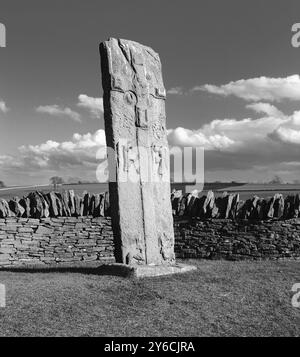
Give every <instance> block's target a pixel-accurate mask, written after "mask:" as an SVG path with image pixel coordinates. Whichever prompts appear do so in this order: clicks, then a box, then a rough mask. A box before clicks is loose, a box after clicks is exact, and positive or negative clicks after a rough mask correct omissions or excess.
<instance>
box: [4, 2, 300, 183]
mask: <svg viewBox="0 0 300 357" xmlns="http://www.w3.org/2000/svg"><path fill="white" fill-rule="evenodd" d="M0 10H1V11H0V23H3V24H4V25H5V26H6V31H7V47H6V48H0V64H1V65H0V79H1V80H0V180H3V181H5V183H6V184H7V185H23V184H44V183H47V182H48V180H49V177H51V176H53V175H54V174H56V175H60V176H63V177H64V178H66V179H67V178H68V177H81V178H82V179H89V180H96V167H97V165H98V164H99V159H97V158H96V152H97V150H98V149H99V148H101V147H103V146H105V135H104V131H103V128H104V122H103V109H102V88H101V73H100V64H99V54H98V44H99V43H100V42H101V41H104V40H106V39H107V38H109V37H121V38H126V39H131V40H135V41H138V42H140V43H143V44H146V45H149V46H151V47H153V48H154V49H155V50H156V51H157V52H159V54H160V57H161V60H162V64H163V77H164V81H165V86H166V88H167V92H168V98H167V103H166V105H167V125H168V129H169V144H170V146H174V145H181V146H203V147H204V148H205V179H206V180H208V181H211V180H223V181H225V180H239V181H266V180H268V179H271V178H272V177H273V176H274V174H279V175H280V176H281V177H283V178H284V179H285V180H287V181H292V180H295V179H300V159H299V157H300V156H299V154H300V77H299V74H300V48H294V47H292V45H291V38H292V35H293V34H292V32H291V27H292V25H293V24H294V23H297V22H300V2H299V1H298V0H295V1H291V0H280V1H279V0H264V1H262V0H251V1H250V0H226V1H224V0H218V1H217V0H195V1H191V0H185V1H177V0H172V1H171V0H164V1H161V0H160V1H156V0H151V1H144V0H139V1H135V0H130V1H121V0H120V1H116V0H110V1H101V0H95V1H94V0H86V1H81V0H80V1H78V0H72V1H71V0H66V1H63V2H62V1H56V0H51V1H48V0H39V1H37V0H26V1H23V2H20V1H17V0H1V5H0Z"/></svg>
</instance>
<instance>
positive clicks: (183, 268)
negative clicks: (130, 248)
mask: <svg viewBox="0 0 300 357" xmlns="http://www.w3.org/2000/svg"><path fill="white" fill-rule="evenodd" d="M105 267H106V269H107V270H110V271H111V272H114V273H115V275H120V276H125V277H131V278H144V277H151V276H162V275H171V274H179V273H187V272H190V271H194V270H197V268H196V267H195V266H193V265H185V264H180V263H175V264H173V265H135V266H132V265H126V264H118V263H113V264H107V265H105ZM103 268H104V266H103Z"/></svg>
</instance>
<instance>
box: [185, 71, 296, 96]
mask: <svg viewBox="0 0 300 357" xmlns="http://www.w3.org/2000/svg"><path fill="white" fill-rule="evenodd" d="M192 91H205V92H208V93H213V94H218V95H222V96H229V95H233V96H236V97H238V98H242V99H244V100H247V101H254V102H256V101H261V100H267V101H272V102H273V101H281V100H283V99H288V100H300V77H299V75H297V74H295V75H292V76H288V77H285V78H270V77H257V78H250V79H240V80H238V81H232V82H229V83H227V84H223V85H219V86H217V85H212V84H205V85H203V86H196V87H194V88H193V89H192Z"/></svg>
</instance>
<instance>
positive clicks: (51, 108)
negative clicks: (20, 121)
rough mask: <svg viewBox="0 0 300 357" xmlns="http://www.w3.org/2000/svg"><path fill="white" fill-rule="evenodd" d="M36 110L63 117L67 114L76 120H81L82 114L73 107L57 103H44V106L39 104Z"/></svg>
mask: <svg viewBox="0 0 300 357" xmlns="http://www.w3.org/2000/svg"><path fill="white" fill-rule="evenodd" d="M36 111H37V112H38V113H46V114H49V115H53V116H57V117H61V116H66V117H68V118H70V119H72V120H74V121H76V122H81V118H80V114H78V113H77V112H75V111H73V110H72V109H70V108H68V107H64V108H63V107H60V106H58V105H56V104H54V105H44V106H42V105H41V106H39V107H37V108H36Z"/></svg>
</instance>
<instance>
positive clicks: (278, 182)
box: [269, 175, 284, 185]
mask: <svg viewBox="0 0 300 357" xmlns="http://www.w3.org/2000/svg"><path fill="white" fill-rule="evenodd" d="M269 184H271V185H282V184H284V181H283V179H282V178H281V177H280V176H278V175H275V176H274V178H273V179H272V180H271V181H270V182H269Z"/></svg>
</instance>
